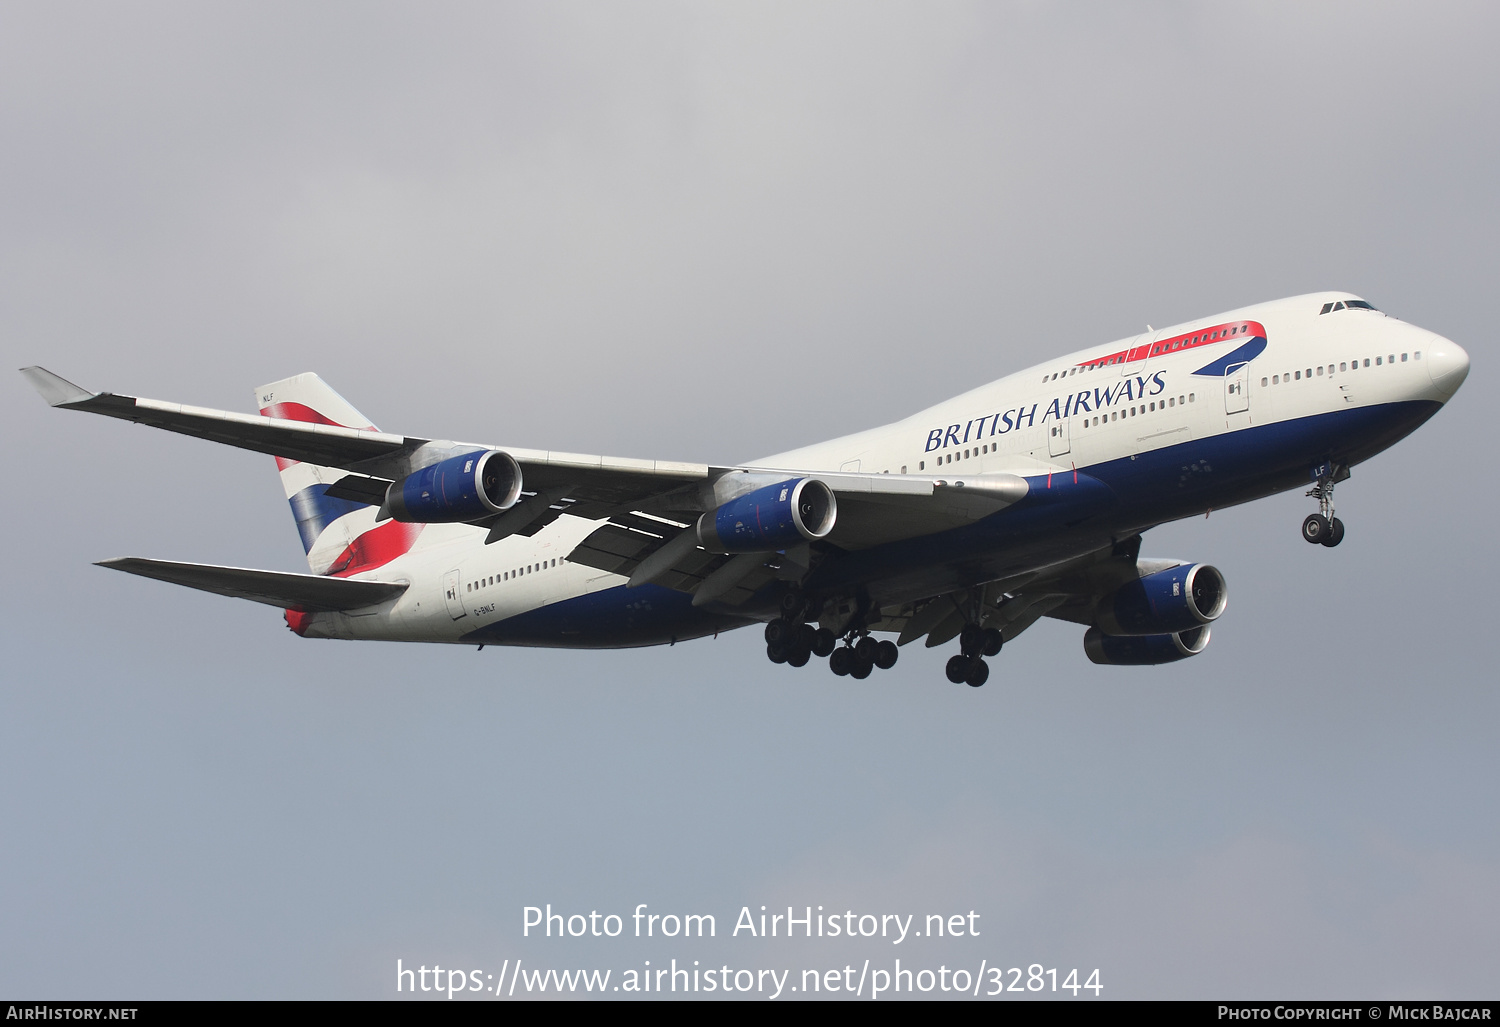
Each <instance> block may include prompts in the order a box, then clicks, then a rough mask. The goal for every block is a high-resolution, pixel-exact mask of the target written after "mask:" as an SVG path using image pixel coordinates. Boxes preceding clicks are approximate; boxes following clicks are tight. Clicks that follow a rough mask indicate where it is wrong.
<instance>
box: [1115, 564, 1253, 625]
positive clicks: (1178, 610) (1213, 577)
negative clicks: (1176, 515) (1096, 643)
mask: <svg viewBox="0 0 1500 1027" xmlns="http://www.w3.org/2000/svg"><path fill="white" fill-rule="evenodd" d="M1228 603H1229V587H1228V586H1227V585H1226V584H1225V583H1224V575H1222V574H1220V573H1219V572H1218V570H1217V569H1216V568H1214V567H1210V566H1209V565H1208V564H1206V563H1194V564H1183V565H1181V566H1178V567H1170V568H1168V569H1167V570H1164V571H1157V572H1156V573H1155V574H1147V575H1146V576H1145V577H1142V578H1137V579H1136V580H1135V581H1132V582H1130V583H1129V584H1127V585H1122V586H1121V587H1120V588H1118V589H1116V590H1115V591H1114V593H1112V594H1111V595H1108V596H1106V597H1105V598H1104V599H1103V601H1101V602H1100V603H1099V607H1098V610H1097V612H1096V613H1095V616H1094V623H1095V625H1097V626H1098V627H1099V628H1101V629H1103V631H1104V632H1105V634H1109V635H1165V634H1170V633H1172V632H1178V631H1188V630H1190V629H1192V628H1196V627H1199V626H1200V625H1203V624H1207V623H1209V622H1210V621H1213V620H1217V619H1218V617H1219V614H1221V613H1223V612H1224V607H1225V606H1226V605H1228Z"/></svg>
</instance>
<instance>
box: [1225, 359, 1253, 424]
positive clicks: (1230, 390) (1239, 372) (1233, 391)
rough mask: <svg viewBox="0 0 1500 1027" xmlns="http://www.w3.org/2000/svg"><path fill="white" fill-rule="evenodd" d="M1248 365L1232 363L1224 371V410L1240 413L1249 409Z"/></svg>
mask: <svg viewBox="0 0 1500 1027" xmlns="http://www.w3.org/2000/svg"><path fill="white" fill-rule="evenodd" d="M1249 389H1250V365H1249V364H1232V365H1230V366H1229V367H1228V368H1226V369H1225V371H1224V412H1225V413H1226V414H1242V413H1244V412H1245V411H1246V410H1249V409H1250V392H1249Z"/></svg>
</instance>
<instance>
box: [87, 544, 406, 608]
mask: <svg viewBox="0 0 1500 1027" xmlns="http://www.w3.org/2000/svg"><path fill="white" fill-rule="evenodd" d="M98 566H100V567H108V568H110V569H112V570H117V571H124V572H125V573H127V574H139V575H141V577H144V578H155V579H157V580H158V581H170V582H171V583H172V584H174V585H186V586H187V587H188V588H197V589H202V590H203V591H205V592H217V593H218V594H219V595H221V596H232V597H234V598H235V599H249V600H251V601H253V602H257V603H265V604H266V605H267V606H276V607H280V608H282V609H296V610H303V611H306V612H308V613H314V612H318V611H322V610H358V609H361V608H362V607H366V606H375V605H376V604H378V603H383V602H385V601H386V600H387V599H393V598H395V597H396V596H398V595H400V594H401V593H402V592H405V591H406V587H407V586H406V584H405V583H403V582H399V581H353V580H351V579H349V578H325V577H323V576H322V575H319V574H288V573H286V572H285V571H257V570H250V569H248V568H245V567H216V566H214V565H212V564H206V563H178V562H176V561H174V560H146V559H142V558H141V557H138V556H124V557H119V558H117V559H114V560H100V561H99V564H98Z"/></svg>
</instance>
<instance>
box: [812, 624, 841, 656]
mask: <svg viewBox="0 0 1500 1027" xmlns="http://www.w3.org/2000/svg"><path fill="white" fill-rule="evenodd" d="M838 644H839V640H838V639H837V638H835V637H833V632H832V631H829V630H828V629H827V628H819V629H818V630H817V631H815V632H813V643H812V651H813V654H814V655H815V656H827V655H828V654H829V653H831V652H833V647H834V646H836V645H838Z"/></svg>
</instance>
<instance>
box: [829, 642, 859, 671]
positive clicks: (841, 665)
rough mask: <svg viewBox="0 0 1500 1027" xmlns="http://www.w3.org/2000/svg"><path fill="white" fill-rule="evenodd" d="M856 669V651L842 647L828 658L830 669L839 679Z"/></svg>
mask: <svg viewBox="0 0 1500 1027" xmlns="http://www.w3.org/2000/svg"><path fill="white" fill-rule="evenodd" d="M853 668H854V650H853V649H850V648H849V647H848V646H846V645H845V646H840V647H839V648H837V649H835V650H834V651H833V655H832V656H830V657H828V669H829V670H831V671H833V672H834V673H835V674H837V675H838V676H839V677H843V676H844V675H845V674H847V673H849V671H850V670H852V669H853Z"/></svg>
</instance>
